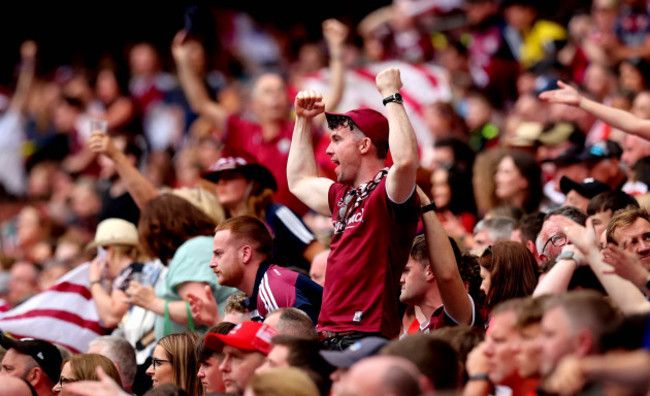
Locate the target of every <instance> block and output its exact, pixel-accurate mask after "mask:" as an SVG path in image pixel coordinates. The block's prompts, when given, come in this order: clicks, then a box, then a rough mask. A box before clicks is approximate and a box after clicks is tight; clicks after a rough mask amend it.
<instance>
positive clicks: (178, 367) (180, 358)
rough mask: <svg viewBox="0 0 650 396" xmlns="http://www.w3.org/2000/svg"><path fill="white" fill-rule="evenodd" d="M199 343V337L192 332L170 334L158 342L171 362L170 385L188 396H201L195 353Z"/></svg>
mask: <svg viewBox="0 0 650 396" xmlns="http://www.w3.org/2000/svg"><path fill="white" fill-rule="evenodd" d="M200 342H201V336H200V335H199V334H198V333H195V332H192V331H187V332H185V333H176V334H170V335H168V336H165V337H163V338H161V339H160V341H158V345H160V347H162V349H164V350H165V353H166V354H167V357H168V358H169V360H171V365H172V370H173V377H172V383H173V384H174V385H178V386H180V387H181V388H183V390H184V391H185V392H187V394H188V395H195V396H202V395H203V387H202V386H201V383H200V382H199V379H198V378H197V376H196V373H197V372H198V371H199V366H198V358H197V355H196V351H197V347H198V345H199V343H200Z"/></svg>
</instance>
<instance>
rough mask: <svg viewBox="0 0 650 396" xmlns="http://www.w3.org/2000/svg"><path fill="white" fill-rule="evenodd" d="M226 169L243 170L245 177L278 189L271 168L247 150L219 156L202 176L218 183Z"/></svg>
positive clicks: (275, 189)
mask: <svg viewBox="0 0 650 396" xmlns="http://www.w3.org/2000/svg"><path fill="white" fill-rule="evenodd" d="M225 171H237V172H241V174H242V175H244V177H246V178H247V179H249V180H251V179H255V180H257V181H258V182H259V183H260V184H261V185H262V186H263V187H267V188H270V189H271V190H273V191H277V189H278V184H277V183H276V181H275V177H273V173H271V171H270V170H269V168H267V167H266V166H264V165H262V164H260V163H258V162H257V161H256V160H255V158H254V157H253V156H251V155H249V154H248V153H245V152H240V153H236V154H234V155H232V156H228V157H221V158H219V159H218V160H217V161H216V162H215V163H213V164H212V165H210V167H209V168H208V170H207V171H206V172H205V173H203V174H202V175H201V177H203V178H204V179H206V180H210V181H211V182H214V183H216V182H218V181H219V178H220V177H221V175H222V174H223V172H225Z"/></svg>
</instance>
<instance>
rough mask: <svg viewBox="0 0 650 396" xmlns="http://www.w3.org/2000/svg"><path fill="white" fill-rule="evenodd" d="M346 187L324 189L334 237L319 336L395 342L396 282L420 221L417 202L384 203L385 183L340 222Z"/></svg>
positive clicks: (351, 207)
mask: <svg viewBox="0 0 650 396" xmlns="http://www.w3.org/2000/svg"><path fill="white" fill-rule="evenodd" d="M349 189H351V187H350V186H348V185H343V184H339V183H335V184H333V185H332V187H330V190H329V197H328V198H329V207H330V210H331V211H332V220H333V222H334V227H335V232H334V235H333V236H332V241H331V253H330V255H329V257H328V258H327V270H326V276H325V288H324V291H323V305H322V308H321V312H320V316H319V318H318V331H323V330H327V331H335V332H341V331H351V330H354V331H361V332H378V333H381V334H383V335H384V336H385V337H388V338H395V337H397V336H398V335H399V331H400V325H401V320H400V314H399V311H398V301H399V300H398V299H399V291H400V287H399V279H400V276H401V274H402V270H403V269H404V266H405V265H406V261H407V260H408V255H409V252H410V249H411V244H412V243H413V238H414V237H415V233H416V227H417V223H418V217H419V212H420V208H419V198H418V196H417V194H416V193H415V192H414V193H413V195H412V196H411V197H410V198H409V199H408V200H407V201H406V202H405V203H402V204H396V203H394V202H392V201H391V200H390V199H389V198H388V194H387V192H386V178H385V177H384V178H383V179H382V180H381V181H380V182H379V184H378V185H377V187H376V188H375V189H374V190H372V191H371V192H370V193H369V194H368V195H367V196H366V197H365V198H359V199H358V202H359V205H358V206H356V207H355V206H354V205H352V204H350V205H349V208H348V216H347V218H348V221H347V223H346V224H345V225H343V223H341V222H340V221H339V212H340V211H341V210H340V203H341V200H342V198H343V197H344V196H345V195H346V193H347V191H348V190H349Z"/></svg>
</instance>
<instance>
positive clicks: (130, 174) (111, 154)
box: [88, 132, 158, 209]
mask: <svg viewBox="0 0 650 396" xmlns="http://www.w3.org/2000/svg"><path fill="white" fill-rule="evenodd" d="M88 147H90V150H91V151H93V152H94V153H98V154H104V155H106V156H107V157H108V158H110V159H111V160H113V163H114V164H115V171H116V172H117V173H118V174H119V175H120V179H122V180H123V181H124V183H126V189H127V190H128V191H129V194H131V198H133V200H134V201H135V204H136V205H138V208H140V209H143V208H144V206H145V205H146V204H147V203H148V202H149V201H151V200H152V199H154V198H156V197H157V196H158V190H157V189H156V186H154V185H153V183H151V182H150V181H149V180H148V179H147V178H146V177H144V175H143V174H142V173H140V171H139V170H138V169H137V168H136V167H135V165H134V164H133V163H132V162H131V161H130V160H129V158H128V157H127V156H126V155H124V153H123V152H121V151H120V150H118V149H117V147H115V145H114V144H113V141H112V139H111V138H110V136H108V135H107V134H105V133H101V132H94V133H93V134H92V135H91V136H90V140H89V141H88Z"/></svg>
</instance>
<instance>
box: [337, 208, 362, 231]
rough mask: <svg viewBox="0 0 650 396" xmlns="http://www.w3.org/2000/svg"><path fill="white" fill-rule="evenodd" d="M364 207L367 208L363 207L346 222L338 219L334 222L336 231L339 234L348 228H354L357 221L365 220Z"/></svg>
mask: <svg viewBox="0 0 650 396" xmlns="http://www.w3.org/2000/svg"><path fill="white" fill-rule="evenodd" d="M364 209H365V208H361V211H359V212H358V213H355V214H353V215H352V216H350V217H348V218H347V220H346V221H345V222H342V221H337V222H336V223H334V233H335V234H339V233H341V232H343V231H345V230H346V229H348V228H353V227H354V226H355V225H356V224H357V223H361V222H363V211H364Z"/></svg>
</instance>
